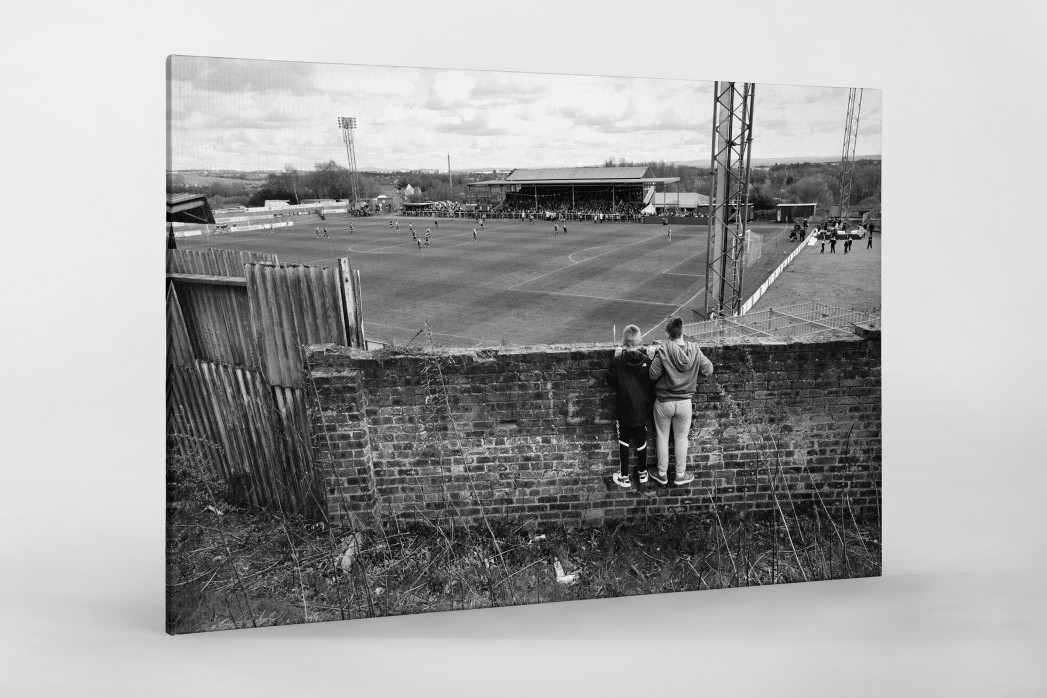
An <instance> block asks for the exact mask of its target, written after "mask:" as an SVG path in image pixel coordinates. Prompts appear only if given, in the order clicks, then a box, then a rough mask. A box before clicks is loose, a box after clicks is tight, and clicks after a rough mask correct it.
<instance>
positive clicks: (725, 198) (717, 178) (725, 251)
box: [705, 82, 756, 319]
mask: <svg viewBox="0 0 1047 698" xmlns="http://www.w3.org/2000/svg"><path fill="white" fill-rule="evenodd" d="M714 91H715V94H714V102H713V141H712V166H713V186H712V194H711V196H710V197H709V208H710V215H709V240H708V248H707V255H706V259H707V262H706V270H705V317H706V319H710V318H713V317H720V316H724V315H727V316H734V315H738V314H739V313H740V312H741V308H742V271H743V270H744V268H745V264H744V259H743V257H744V253H745V230H746V227H747V224H748V222H749V221H748V216H749V171H750V149H751V148H750V146H751V145H752V140H753V137H752V126H753V95H754V94H755V93H756V85H755V84H754V83H751V82H740V83H735V82H717V83H716V84H715V87H714Z"/></svg>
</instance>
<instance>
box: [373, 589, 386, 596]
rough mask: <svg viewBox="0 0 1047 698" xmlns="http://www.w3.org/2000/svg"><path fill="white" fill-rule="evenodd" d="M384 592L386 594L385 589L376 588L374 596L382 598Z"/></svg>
mask: <svg viewBox="0 0 1047 698" xmlns="http://www.w3.org/2000/svg"><path fill="white" fill-rule="evenodd" d="M384 592H385V587H375V588H374V595H375V596H381V595H382V594H383V593H384Z"/></svg>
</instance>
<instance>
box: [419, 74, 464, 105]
mask: <svg viewBox="0 0 1047 698" xmlns="http://www.w3.org/2000/svg"><path fill="white" fill-rule="evenodd" d="M475 84H476V78H474V77H473V76H471V75H469V74H468V73H465V72H463V71H460V70H447V71H440V72H437V73H436V74H435V76H434V77H433V81H432V84H431V85H430V87H429V98H428V99H427V100H426V102H425V105H424V106H425V108H426V109H435V110H438V111H439V110H445V109H456V108H459V107H466V106H470V102H469V95H470V93H471V92H472V90H473V86H474V85H475Z"/></svg>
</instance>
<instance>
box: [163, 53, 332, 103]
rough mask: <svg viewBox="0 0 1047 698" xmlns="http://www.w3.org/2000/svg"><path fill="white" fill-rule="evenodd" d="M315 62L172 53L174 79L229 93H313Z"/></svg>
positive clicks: (195, 88)
mask: <svg viewBox="0 0 1047 698" xmlns="http://www.w3.org/2000/svg"><path fill="white" fill-rule="evenodd" d="M313 71H314V66H313V64H311V63H293V62H286V61H252V60H241V59H229V58H202V57H198V56H171V79H172V80H174V81H178V82H185V83H188V84H189V85H191V86H192V88H193V89H194V90H199V91H204V92H219V93H225V94H232V93H243V92H256V93H273V92H277V93H279V92H284V93H289V94H299V95H303V94H312V93H313V91H314V88H313V84H312V78H313Z"/></svg>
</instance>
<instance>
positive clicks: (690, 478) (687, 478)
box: [674, 473, 694, 487]
mask: <svg viewBox="0 0 1047 698" xmlns="http://www.w3.org/2000/svg"><path fill="white" fill-rule="evenodd" d="M674 480H675V482H676V486H677V487H680V486H681V485H686V484H687V483H688V482H694V475H692V474H691V473H684V474H683V475H677V476H676V477H675V478H674Z"/></svg>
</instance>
